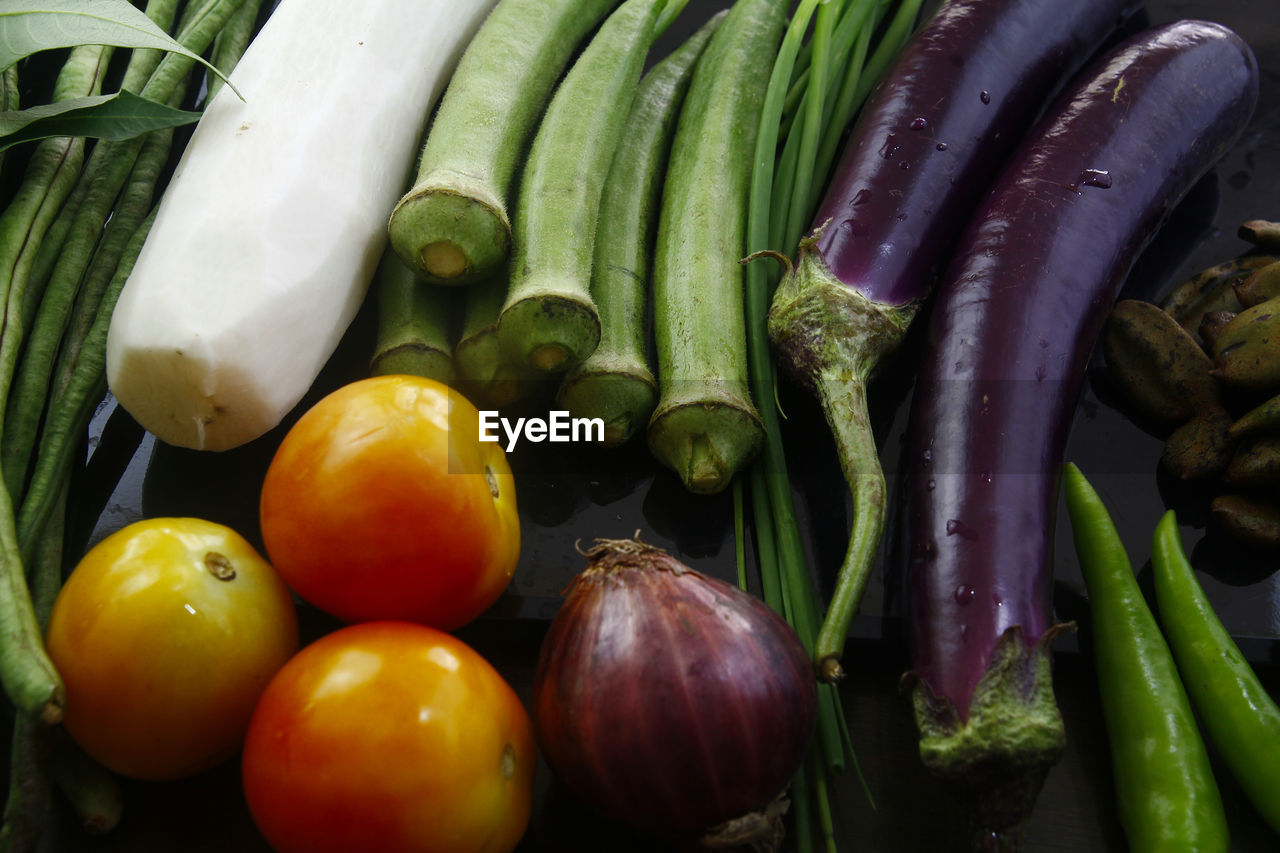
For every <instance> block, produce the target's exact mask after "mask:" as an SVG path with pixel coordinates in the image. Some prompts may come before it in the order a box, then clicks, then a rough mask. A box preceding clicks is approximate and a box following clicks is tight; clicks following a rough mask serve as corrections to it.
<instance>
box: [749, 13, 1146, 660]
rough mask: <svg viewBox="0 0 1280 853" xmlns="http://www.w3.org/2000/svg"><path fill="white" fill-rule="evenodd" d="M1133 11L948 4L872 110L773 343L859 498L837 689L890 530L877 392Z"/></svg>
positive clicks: (832, 630)
mask: <svg viewBox="0 0 1280 853" xmlns="http://www.w3.org/2000/svg"><path fill="white" fill-rule="evenodd" d="M1133 5H1134V0H1072V2H1069V3H1063V2H1062V0H949V2H946V3H944V4H943V5H942V6H941V8H940V9H939V10H938V11H937V12H936V13H935V14H934V16H933V17H932V18H931V19H930V20H929V21H928V23H926V24H925V25H924V26H923V27H922V28H921V29H920V30H919V31H918V32H917V33H916V34H915V35H914V36H913V37H912V39H911V40H910V42H908V44H907V45H906V47H905V48H904V49H903V51H902V52H901V54H900V55H899V57H898V59H897V60H896V61H895V64H894V66H893V67H892V68H891V69H890V70H889V71H888V73H887V74H886V76H885V77H884V79H883V80H882V81H881V82H880V84H879V85H878V86H877V88H876V90H875V92H874V93H873V94H872V96H871V99H870V100H869V101H868V103H867V105H866V106H865V107H864V109H863V111H862V113H861V116H860V118H859V119H858V122H857V125H856V126H855V127H854V130H853V133H852V136H851V138H850V140H849V143H848V145H847V147H846V149H845V152H844V154H843V156H842V158H841V162H840V164H839V166H838V167H837V169H836V172H835V178H834V180H833V182H832V184H831V186H830V187H829V189H828V191H827V193H826V196H825V197H824V200H823V201H822V203H821V206H820V207H819V209H818V213H817V215H816V217H815V219H814V229H813V231H812V232H811V233H810V234H809V235H808V236H807V237H806V238H805V239H804V240H803V241H802V243H801V246H800V250H799V257H798V260H797V263H796V266H795V268H794V270H792V272H791V273H789V274H788V275H787V276H786V277H785V278H784V280H783V281H782V283H781V284H780V285H779V287H778V291H777V293H776V294H775V297H774V300H773V303H772V306H771V308H770V312H769V336H770V339H771V340H772V342H773V344H774V347H775V349H776V351H777V352H778V355H779V359H780V361H781V363H782V364H783V365H784V366H786V367H787V368H789V369H790V371H791V372H792V373H793V374H794V375H795V376H796V377H797V379H798V380H799V381H800V382H801V383H802V384H804V385H806V386H808V387H809V388H810V389H811V390H812V391H814V393H815V394H816V395H817V396H818V399H819V400H820V402H821V404H822V407H823V410H824V412H825V414H826V418H827V422H828V424H829V426H830V429H831V431H832V434H833V435H834V437H835V439H836V447H837V450H838V452H839V455H840V459H841V466H842V468H843V471H844V476H845V479H846V480H847V481H848V483H849V486H850V489H851V490H852V492H853V529H852V532H851V535H850V538H849V546H848V549H847V552H846V554H845V558H844V562H843V564H842V566H841V567H840V571H839V573H838V575H837V580H836V584H835V589H834V592H833V594H832V597H831V601H830V602H829V604H828V608H827V615H826V618H825V619H824V621H823V625H822V628H821V630H820V632H819V636H818V638H817V642H816V647H815V650H814V651H815V658H816V662H817V666H818V672H819V675H820V676H821V677H823V678H824V679H826V680H831V681H834V680H835V679H837V678H838V677H839V676H840V673H841V669H840V660H839V659H840V655H841V652H842V651H843V649H844V642H845V637H846V636H847V634H848V631H849V623H850V621H851V619H852V618H853V613H854V611H856V610H857V606H858V601H859V599H860V598H861V597H862V591H863V589H864V588H865V587H866V582H867V578H868V577H869V576H870V573H871V565H872V561H873V560H874V558H875V554H876V549H877V548H878V546H879V543H880V539H881V534H882V531H883V529H884V523H885V478H884V473H883V471H882V470H881V468H880V461H879V457H878V454H877V451H876V443H875V437H874V435H873V434H872V430H871V425H870V420H869V416H868V412H867V403H866V385H867V381H868V379H869V377H870V374H871V372H872V371H873V369H874V368H875V366H876V365H877V363H878V362H879V361H880V359H881V358H882V357H884V356H885V355H886V354H888V353H889V352H890V351H892V350H894V349H896V348H897V346H898V345H899V344H900V343H901V340H902V338H903V336H904V334H905V332H906V329H907V326H908V325H909V324H910V322H911V319H912V318H913V317H914V316H915V314H916V312H917V310H918V309H919V307H920V305H921V303H922V301H923V300H924V298H925V297H926V295H927V294H928V292H929V290H930V288H931V286H932V284H933V283H934V280H935V278H936V273H938V272H939V271H940V269H941V267H943V266H944V265H945V263H946V257H947V252H948V250H949V249H950V247H951V246H952V244H953V243H954V241H955V238H956V237H957V236H958V235H959V233H960V230H961V229H962V228H963V227H964V223H965V222H966V221H967V218H968V216H969V214H970V213H971V212H972V210H973V208H974V206H975V205H976V204H977V202H978V200H979V198H980V197H981V194H982V192H983V191H984V190H985V189H986V188H987V186H988V185H989V184H990V182H991V180H992V179H993V178H994V177H995V175H996V173H997V171H998V169H999V167H1000V165H1001V163H1003V161H1004V160H1005V159H1006V158H1007V157H1008V155H1009V154H1010V153H1011V152H1012V151H1013V149H1014V147H1015V146H1016V145H1017V143H1018V141H1019V140H1020V138H1021V136H1022V135H1023V133H1024V132H1025V131H1026V130H1027V129H1028V128H1030V127H1031V125H1032V123H1033V122H1034V121H1035V118H1036V116H1037V115H1038V114H1039V113H1040V111H1041V110H1042V109H1043V108H1044V106H1045V104H1047V103H1048V102H1049V100H1050V98H1051V97H1052V95H1053V93H1054V92H1055V91H1056V90H1057V89H1058V88H1059V87H1060V86H1061V85H1062V84H1063V83H1064V82H1065V81H1066V79H1067V78H1068V77H1069V76H1070V74H1071V73H1073V72H1074V71H1076V70H1078V69H1079V68H1080V66H1082V65H1083V64H1084V62H1085V61H1086V60H1087V59H1088V57H1089V56H1090V55H1091V54H1092V53H1093V52H1094V51H1095V50H1096V49H1097V48H1098V46H1099V45H1100V44H1101V43H1102V41H1103V40H1104V38H1105V37H1106V36H1107V35H1109V34H1110V33H1111V32H1112V31H1113V30H1114V29H1115V28H1116V26H1117V25H1118V24H1119V23H1120V22H1121V21H1122V20H1123V19H1124V18H1125V17H1126V15H1127V13H1128V12H1129V11H1130V10H1131V8H1132V7H1133Z"/></svg>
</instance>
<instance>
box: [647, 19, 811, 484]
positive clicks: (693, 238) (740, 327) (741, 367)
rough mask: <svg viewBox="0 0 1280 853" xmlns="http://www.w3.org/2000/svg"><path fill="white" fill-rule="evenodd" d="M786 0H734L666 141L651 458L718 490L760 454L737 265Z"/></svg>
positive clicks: (657, 261)
mask: <svg viewBox="0 0 1280 853" xmlns="http://www.w3.org/2000/svg"><path fill="white" fill-rule="evenodd" d="M788 6H789V4H788V3H785V2H781V0H738V2H737V3H735V4H734V5H733V6H732V8H731V9H730V10H729V14H728V15H726V16H725V19H724V20H723V21H722V22H721V23H720V26H719V27H718V28H717V30H716V32H715V34H714V35H712V37H711V41H710V43H709V44H708V45H707V48H706V51H705V52H704V53H703V55H702V58H701V59H700V60H699V62H698V66H697V68H696V69H695V71H694V77H693V81H692V82H691V83H690V87H689V93H688V94H687V95H686V96H685V101H684V105H683V106H682V108H681V112H680V119H679V121H678V123H677V126H676V135H675V139H674V141H673V142H672V155H671V159H670V161H669V163H668V166H667V177H666V181H665V184H664V187H663V200H662V209H661V211H660V213H659V220H658V236H657V243H656V247H655V250H654V281H653V296H654V338H655V342H656V344H657V355H658V381H659V391H660V396H659V399H658V405H657V407H656V409H655V410H654V413H653V416H652V417H651V418H650V421H649V428H648V442H649V447H650V448H651V450H652V451H653V453H654V455H655V456H656V457H657V458H658V459H659V460H660V461H661V462H662V463H663V464H664V465H666V466H667V467H669V468H671V469H672V470H673V471H675V472H676V473H677V475H679V477H680V478H681V480H682V481H683V482H684V484H685V487H686V488H688V489H689V490H691V491H693V492H698V493H713V492H719V491H721V490H722V489H724V488H725V487H726V486H727V485H728V484H729V482H730V481H731V480H732V479H733V476H734V474H735V473H737V472H738V471H739V470H741V469H742V468H743V467H745V466H746V465H747V464H748V463H749V462H750V461H751V460H752V459H753V458H754V457H755V456H756V455H757V454H758V453H759V452H760V448H761V445H762V444H763V441H764V430H763V427H762V425H761V421H760V415H759V413H758V412H757V411H756V408H755V405H754V404H753V403H752V401H751V394H750V389H749V387H748V364H747V353H746V345H747V344H746V318H745V307H744V304H743V269H742V266H741V265H740V263H739V261H740V259H741V258H742V256H743V254H744V251H745V245H746V225H747V223H746V201H747V197H748V193H749V188H750V185H751V173H752V163H753V160H754V151H755V140H756V134H757V133H758V131H759V121H760V112H761V109H762V107H763V102H764V96H765V92H766V90H767V88H768V85H769V78H770V75H771V72H772V69H771V67H770V65H769V63H767V62H760V61H759V57H760V56H772V55H774V54H775V53H776V52H777V49H778V43H779V41H780V40H781V38H782V34H783V32H784V30H785V29H786V23H787V19H786V12H787V8H788Z"/></svg>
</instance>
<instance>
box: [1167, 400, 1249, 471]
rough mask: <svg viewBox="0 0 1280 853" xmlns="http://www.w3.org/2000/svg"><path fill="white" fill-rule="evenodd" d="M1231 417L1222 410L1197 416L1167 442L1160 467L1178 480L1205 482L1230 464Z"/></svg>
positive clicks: (1212, 409) (1175, 432)
mask: <svg viewBox="0 0 1280 853" xmlns="http://www.w3.org/2000/svg"><path fill="white" fill-rule="evenodd" d="M1230 429H1231V416H1230V415H1229V414H1227V412H1226V410H1224V409H1222V408H1221V407H1215V408H1210V409H1208V410H1206V411H1202V412H1199V413H1197V414H1196V415H1195V416H1194V417H1193V418H1191V420H1189V421H1187V422H1186V423H1185V424H1183V425H1182V426H1180V427H1178V428H1177V429H1176V430H1174V431H1173V434H1172V435H1170V436H1169V440H1168V441H1166V442H1165V445H1164V452H1163V453H1162V454H1161V456H1160V464H1161V466H1163V467H1164V470H1165V471H1167V472H1168V473H1169V474H1170V475H1172V476H1173V477H1176V478H1177V479H1179V480H1205V479H1208V478H1209V477H1213V476H1216V475H1218V474H1221V473H1222V472H1223V471H1224V470H1226V467H1227V465H1228V464H1229V463H1230V462H1231V447H1232V441H1231V436H1230Z"/></svg>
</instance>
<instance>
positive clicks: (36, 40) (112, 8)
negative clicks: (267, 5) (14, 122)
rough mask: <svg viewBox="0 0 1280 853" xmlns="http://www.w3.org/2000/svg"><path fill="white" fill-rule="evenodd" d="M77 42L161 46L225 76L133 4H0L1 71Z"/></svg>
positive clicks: (123, 0) (18, 0) (110, 0)
mask: <svg viewBox="0 0 1280 853" xmlns="http://www.w3.org/2000/svg"><path fill="white" fill-rule="evenodd" d="M78 44H109V45H113V46H115V47H128V48H156V49H159V50H167V51H172V52H174V53H180V54H182V55H183V56H187V57H190V58H192V59H194V60H196V61H197V62H199V63H201V64H202V65H204V66H205V67H207V68H209V69H210V70H211V71H213V72H214V73H215V74H217V75H218V76H219V77H222V78H223V79H224V80H225V79H226V77H225V76H223V74H222V72H221V71H219V70H218V69H216V68H214V67H213V66H212V65H210V64H209V63H208V62H206V61H205V60H204V59H202V58H201V57H199V56H197V55H196V54H194V53H192V52H191V51H190V50H187V49H186V48H185V47H183V46H182V45H181V44H179V43H178V42H177V41H175V40H174V39H173V38H172V37H171V36H170V35H169V34H168V33H166V32H165V31H164V30H163V29H161V28H160V27H158V26H157V25H156V23H155V22H154V21H152V20H151V19H150V18H148V17H147V16H146V15H145V14H144V13H143V12H142V10H140V9H138V8H136V7H135V6H134V5H133V4H132V3H130V2H129V0H4V1H3V2H2V3H0V70H3V69H6V68H8V67H9V66H11V65H13V64H14V63H15V62H17V61H18V60H19V59H23V58H24V57H27V56H30V55H31V54H33V53H38V52H40V51H42V50H56V49H58V48H64V47H75V46H76V45H78Z"/></svg>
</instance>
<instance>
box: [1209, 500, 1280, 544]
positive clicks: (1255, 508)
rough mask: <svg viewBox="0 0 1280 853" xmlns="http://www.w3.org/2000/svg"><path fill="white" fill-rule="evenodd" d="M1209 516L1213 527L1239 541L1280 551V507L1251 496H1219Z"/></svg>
mask: <svg viewBox="0 0 1280 853" xmlns="http://www.w3.org/2000/svg"><path fill="white" fill-rule="evenodd" d="M1209 512H1210V514H1211V516H1212V519H1213V523H1214V524H1215V525H1217V527H1218V528H1219V529H1221V530H1222V531H1223V532H1224V533H1226V534H1228V535H1229V536H1231V538H1233V539H1235V540H1236V541H1238V542H1243V543H1245V544H1246V545H1252V546H1254V547H1255V548H1265V549H1275V548H1280V506H1276V505H1275V504H1273V503H1269V502H1267V501H1263V500H1259V499H1258V498H1254V497H1250V496H1248V495H1219V496H1218V497H1216V498H1214V499H1213V503H1212V504H1210V505H1209Z"/></svg>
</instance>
